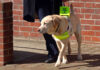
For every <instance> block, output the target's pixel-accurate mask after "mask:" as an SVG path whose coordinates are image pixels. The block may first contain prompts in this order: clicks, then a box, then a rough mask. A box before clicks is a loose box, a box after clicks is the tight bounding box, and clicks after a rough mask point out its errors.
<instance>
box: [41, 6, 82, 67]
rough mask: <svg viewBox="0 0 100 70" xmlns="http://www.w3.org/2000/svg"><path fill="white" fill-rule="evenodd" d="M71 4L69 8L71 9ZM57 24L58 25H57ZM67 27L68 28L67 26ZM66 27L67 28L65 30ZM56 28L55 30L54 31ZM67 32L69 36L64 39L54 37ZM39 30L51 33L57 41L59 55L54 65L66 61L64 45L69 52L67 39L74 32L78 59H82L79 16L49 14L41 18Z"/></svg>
mask: <svg viewBox="0 0 100 70" xmlns="http://www.w3.org/2000/svg"><path fill="white" fill-rule="evenodd" d="M72 9H73V8H72V6H71V10H72ZM58 26H59V27H58ZM68 27H69V28H68ZM67 28H68V30H67ZM56 30H57V31H56ZM66 31H67V32H68V34H69V37H68V38H66V39H64V40H59V39H57V38H55V37H54V35H60V34H62V33H64V32H66ZM39 32H41V33H48V34H52V36H53V38H54V39H55V41H56V43H57V47H58V49H59V55H58V59H57V62H56V64H55V66H56V67H57V66H59V65H60V64H61V62H62V63H64V64H65V63H66V62H67V57H66V53H65V49H66V47H68V53H69V54H70V52H71V48H70V42H69V39H70V37H71V36H72V34H75V36H76V39H77V42H78V60H82V55H81V28H80V20H79V18H78V17H77V16H76V15H75V14H74V13H73V10H72V13H71V15H70V17H69V18H67V17H65V16H60V15H49V16H46V17H44V18H43V19H42V21H41V26H40V27H39Z"/></svg>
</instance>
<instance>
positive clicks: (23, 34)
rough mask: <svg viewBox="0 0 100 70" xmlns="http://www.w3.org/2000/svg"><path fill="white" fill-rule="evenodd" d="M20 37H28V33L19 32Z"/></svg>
mask: <svg viewBox="0 0 100 70" xmlns="http://www.w3.org/2000/svg"><path fill="white" fill-rule="evenodd" d="M20 35H21V36H24V37H29V36H30V33H29V32H21V33H20Z"/></svg>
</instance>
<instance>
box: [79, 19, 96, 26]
mask: <svg viewBox="0 0 100 70" xmlns="http://www.w3.org/2000/svg"><path fill="white" fill-rule="evenodd" d="M81 23H82V24H91V25H93V24H94V20H81Z"/></svg>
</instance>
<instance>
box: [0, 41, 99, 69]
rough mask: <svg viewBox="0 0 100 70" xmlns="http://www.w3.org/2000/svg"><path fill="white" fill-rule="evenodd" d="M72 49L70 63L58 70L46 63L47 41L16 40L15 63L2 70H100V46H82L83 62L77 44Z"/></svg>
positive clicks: (72, 44)
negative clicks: (78, 55)
mask: <svg viewBox="0 0 100 70" xmlns="http://www.w3.org/2000/svg"><path fill="white" fill-rule="evenodd" d="M71 48H72V54H71V55H67V59H68V63H67V64H62V65H61V66H60V67H58V68H57V67H54V64H55V63H44V61H45V60H46V59H47V51H46V47H45V41H37V40H36V41H25V40H14V62H13V63H12V64H7V65H5V66H1V67H0V70H100V45H98V44H82V54H83V60H82V61H78V60H77V43H76V42H71ZM66 53H67V49H66Z"/></svg>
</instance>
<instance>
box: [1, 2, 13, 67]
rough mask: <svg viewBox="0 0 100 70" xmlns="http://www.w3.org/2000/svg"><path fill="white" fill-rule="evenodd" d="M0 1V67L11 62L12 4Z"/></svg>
mask: <svg viewBox="0 0 100 70" xmlns="http://www.w3.org/2000/svg"><path fill="white" fill-rule="evenodd" d="M5 1H6V0H0V66H1V65H4V64H6V63H11V62H12V61H13V16H12V3H11V2H10V1H6V2H5Z"/></svg>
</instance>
